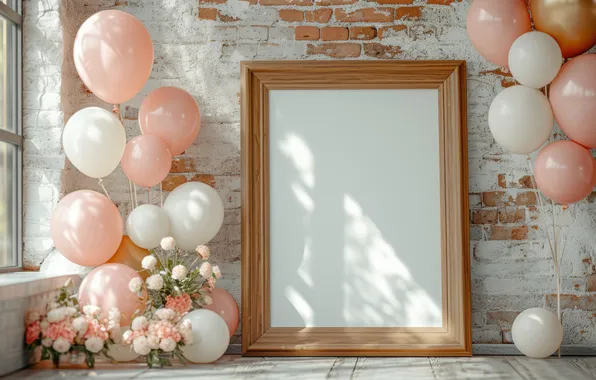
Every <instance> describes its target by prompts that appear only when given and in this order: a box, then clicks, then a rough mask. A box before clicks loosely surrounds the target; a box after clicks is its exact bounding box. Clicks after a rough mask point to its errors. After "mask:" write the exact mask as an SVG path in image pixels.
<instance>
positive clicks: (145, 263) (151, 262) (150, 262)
mask: <svg viewBox="0 0 596 380" xmlns="http://www.w3.org/2000/svg"><path fill="white" fill-rule="evenodd" d="M156 265H157V259H156V258H155V257H154V256H153V255H148V256H145V257H143V260H142V261H141V267H143V269H147V270H153V269H155V266H156Z"/></svg>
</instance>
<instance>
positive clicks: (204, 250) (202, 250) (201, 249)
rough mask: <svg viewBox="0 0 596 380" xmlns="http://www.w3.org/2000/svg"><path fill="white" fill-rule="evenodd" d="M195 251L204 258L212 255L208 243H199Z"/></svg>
mask: <svg viewBox="0 0 596 380" xmlns="http://www.w3.org/2000/svg"><path fill="white" fill-rule="evenodd" d="M195 251H196V252H197V254H198V255H199V256H201V258H202V259H203V260H207V259H208V258H209V256H210V255H211V250H210V249H209V247H207V246H206V245H199V246H198V247H197V248H196V249H195Z"/></svg>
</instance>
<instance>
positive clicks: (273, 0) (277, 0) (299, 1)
mask: <svg viewBox="0 0 596 380" xmlns="http://www.w3.org/2000/svg"><path fill="white" fill-rule="evenodd" d="M259 4H261V5H298V6H308V5H312V4H313V0H259Z"/></svg>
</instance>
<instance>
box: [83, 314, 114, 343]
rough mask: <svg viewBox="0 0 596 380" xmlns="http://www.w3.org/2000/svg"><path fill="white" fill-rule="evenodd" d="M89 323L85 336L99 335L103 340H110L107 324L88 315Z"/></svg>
mask: <svg viewBox="0 0 596 380" xmlns="http://www.w3.org/2000/svg"><path fill="white" fill-rule="evenodd" d="M87 323H88V327H87V332H86V333H85V338H92V337H97V338H99V339H101V340H103V341H106V340H108V338H109V337H110V333H109V332H108V329H107V328H106V326H105V325H103V324H101V323H100V322H99V321H98V320H97V319H95V318H92V317H91V318H89V317H88V320H87Z"/></svg>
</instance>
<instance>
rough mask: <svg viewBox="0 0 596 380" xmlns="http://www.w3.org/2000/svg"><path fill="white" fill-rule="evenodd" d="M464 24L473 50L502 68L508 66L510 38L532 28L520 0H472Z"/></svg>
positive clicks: (515, 37) (527, 13)
mask: <svg viewBox="0 0 596 380" xmlns="http://www.w3.org/2000/svg"><path fill="white" fill-rule="evenodd" d="M466 27H467V29H468V36H469V37H470V40H471V41H472V44H473V45H474V47H475V48H476V50H478V52H479V53H480V54H481V55H482V56H483V57H484V58H486V59H487V60H489V61H491V62H492V63H494V64H495V65H499V66H503V67H509V66H508V59H509V49H510V48H511V45H513V41H515V40H516V39H517V37H519V36H521V35H522V34H524V33H527V32H529V31H531V30H532V28H531V26H530V14H529V12H528V8H527V6H526V4H525V3H524V2H523V0H474V2H473V3H472V5H471V6H470V9H469V10H468V17H467V19H466Z"/></svg>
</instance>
